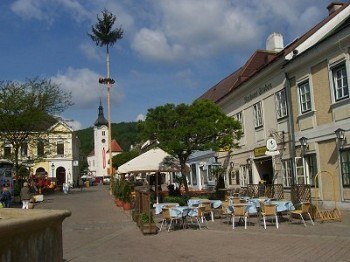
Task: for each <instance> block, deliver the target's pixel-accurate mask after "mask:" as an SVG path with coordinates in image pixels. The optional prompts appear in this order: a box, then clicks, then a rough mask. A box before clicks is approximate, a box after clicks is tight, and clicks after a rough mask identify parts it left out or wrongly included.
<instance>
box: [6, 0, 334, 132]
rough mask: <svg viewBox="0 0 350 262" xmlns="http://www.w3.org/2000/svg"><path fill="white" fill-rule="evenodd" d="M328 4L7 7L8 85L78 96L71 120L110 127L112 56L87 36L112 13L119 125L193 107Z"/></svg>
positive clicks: (34, 1) (59, 2) (26, 0)
mask: <svg viewBox="0 0 350 262" xmlns="http://www.w3.org/2000/svg"><path fill="white" fill-rule="evenodd" d="M330 2H331V1H328V0H293V1H290V0H279V1H275V0H246V1H242V0H144V1H141V0H119V1H115V0H114V1H112V0H109V1H107V0H1V1H0V10H1V12H0V80H15V81H25V80H26V79H27V78H34V77H45V78H49V79H52V81H55V82H57V83H58V84H60V86H61V88H63V89H65V90H68V91H71V92H72V95H73V103H74V105H73V106H72V107H70V108H69V109H67V110H66V111H65V112H64V113H63V114H62V117H64V118H65V119H69V120H73V121H72V122H71V124H72V125H73V126H74V128H75V129H81V128H86V127H89V126H92V125H93V123H94V121H95V120H96V118H97V113H98V106H99V101H100V98H101V100H102V103H103V105H104V108H105V116H106V117H107V103H106V88H105V87H104V86H101V85H99V84H98V78H99V77H100V76H102V77H104V76H105V75H106V68H105V48H101V47H97V46H96V45H95V43H93V42H92V41H91V39H90V38H89V37H88V35H87V33H88V32H90V30H91V26H92V25H94V24H95V22H96V16H97V15H98V14H101V11H102V10H103V9H104V8H107V9H108V10H109V11H111V12H112V13H113V14H115V15H116V16H117V21H116V26H118V27H119V26H121V27H122V28H123V30H124V37H123V39H121V40H119V41H118V42H117V43H116V44H115V45H114V46H113V48H112V49H111V51H110V60H111V76H112V77H113V78H114V79H115V80H116V84H115V85H114V86H113V88H112V91H111V105H112V109H111V115H112V116H111V118H112V122H113V123H117V122H123V121H124V122H130V121H137V120H138V119H142V118H143V117H144V116H145V115H146V114H147V109H149V108H153V107H156V106H159V105H164V104H166V103H174V104H179V103H188V104H189V103H192V101H193V100H194V99H196V98H198V97H199V96H200V95H202V94H203V93H204V92H205V91H206V90H208V89H209V88H210V87H212V86H213V85H215V84H216V83H217V82H219V81H220V80H221V79H223V78H224V77H226V76H227V75H229V74H230V73H232V72H233V71H235V70H236V69H238V68H239V67H240V66H241V65H243V64H244V62H245V61H246V60H247V59H248V58H249V57H250V55H251V54H252V53H253V52H254V51H255V50H257V49H265V42H266V38H267V37H268V35H269V34H270V33H272V32H279V33H281V34H282V35H283V37H284V44H285V45H287V44H288V43H290V42H291V41H293V40H294V39H295V38H297V37H299V36H300V35H302V34H303V33H305V32H306V31H307V30H309V29H310V28H311V27H312V26H314V25H315V24H316V23H318V22H319V21H321V20H322V19H323V18H324V17H326V16H327V15H328V11H327V9H326V7H327V5H328V4H329V3H330Z"/></svg>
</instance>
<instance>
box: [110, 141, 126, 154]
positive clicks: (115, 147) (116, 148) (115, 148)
mask: <svg viewBox="0 0 350 262" xmlns="http://www.w3.org/2000/svg"><path fill="white" fill-rule="evenodd" d="M111 147H112V152H123V149H122V148H121V147H120V145H119V144H118V142H117V141H116V140H115V139H113V140H112V142H111ZM108 151H109V150H108ZM108 151H107V152H108Z"/></svg>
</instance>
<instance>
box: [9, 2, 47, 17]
mask: <svg viewBox="0 0 350 262" xmlns="http://www.w3.org/2000/svg"><path fill="white" fill-rule="evenodd" d="M11 10H12V11H13V12H14V13H15V14H17V15H19V16H21V17H23V18H25V19H38V20H49V15H48V14H47V13H45V12H43V10H42V2H41V1H37V0H17V1H15V2H14V3H12V5H11Z"/></svg>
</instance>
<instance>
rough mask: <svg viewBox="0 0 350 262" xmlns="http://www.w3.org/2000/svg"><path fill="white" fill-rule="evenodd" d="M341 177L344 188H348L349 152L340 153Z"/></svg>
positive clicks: (349, 185)
mask: <svg viewBox="0 0 350 262" xmlns="http://www.w3.org/2000/svg"><path fill="white" fill-rule="evenodd" d="M340 161H341V176H342V181H343V186H344V187H350V150H344V151H342V152H341V153H340Z"/></svg>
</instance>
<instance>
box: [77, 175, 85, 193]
mask: <svg viewBox="0 0 350 262" xmlns="http://www.w3.org/2000/svg"><path fill="white" fill-rule="evenodd" d="M78 185H79V187H80V191H83V187H84V181H83V180H82V179H81V178H80V179H79V181H78Z"/></svg>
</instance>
